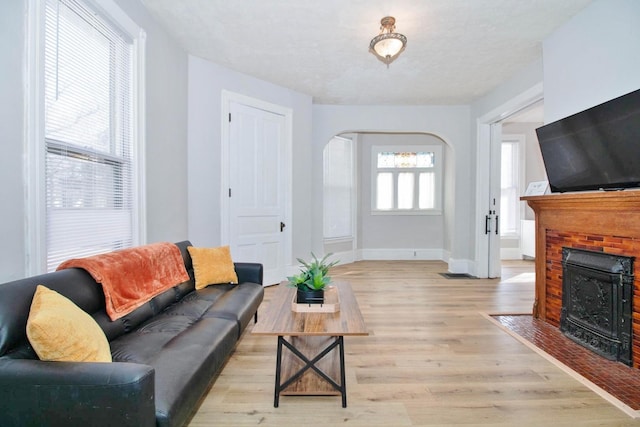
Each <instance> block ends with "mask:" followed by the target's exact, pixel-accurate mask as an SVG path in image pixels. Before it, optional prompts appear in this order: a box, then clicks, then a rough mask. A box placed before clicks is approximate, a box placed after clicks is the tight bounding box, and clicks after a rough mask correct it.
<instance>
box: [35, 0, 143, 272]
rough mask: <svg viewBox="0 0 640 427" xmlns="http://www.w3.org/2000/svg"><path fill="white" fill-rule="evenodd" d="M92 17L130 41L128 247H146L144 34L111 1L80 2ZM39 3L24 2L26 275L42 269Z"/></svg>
mask: <svg viewBox="0 0 640 427" xmlns="http://www.w3.org/2000/svg"><path fill="white" fill-rule="evenodd" d="M84 2H85V3H86V4H87V5H88V6H89V7H91V8H92V9H94V10H95V11H96V13H98V14H100V15H101V16H102V17H103V18H105V19H106V20H108V21H110V22H111V23H112V24H113V25H115V26H117V27H118V28H119V29H120V30H121V31H122V32H124V33H125V34H126V35H127V36H128V37H130V38H131V40H132V68H133V69H132V76H133V81H132V88H131V90H132V94H133V103H134V105H133V106H132V109H131V114H132V117H131V121H132V128H133V133H132V135H131V138H132V149H133V153H132V155H133V158H134V164H133V186H134V189H133V193H134V194H133V199H134V209H133V216H134V218H133V221H132V226H133V236H132V237H133V242H134V245H138V244H142V243H145V242H146V198H145V191H144V189H145V179H144V177H145V160H144V153H145V142H146V132H145V125H144V120H145V113H146V111H145V87H146V82H145V60H144V58H145V44H146V33H145V31H144V30H143V29H142V28H141V27H140V26H138V25H137V24H136V23H135V22H134V21H133V20H132V19H131V18H129V16H128V15H127V14H126V13H125V12H124V11H123V10H122V9H121V8H120V7H119V6H118V5H117V4H116V3H115V2H114V1H113V0H84ZM45 4H46V1H45V0H28V14H27V55H26V56H27V57H26V64H25V67H26V76H27V78H26V90H25V97H26V100H25V103H26V105H27V111H26V120H25V139H26V156H25V168H24V170H25V181H26V186H25V190H26V191H25V205H26V206H27V209H26V217H25V220H26V227H25V229H26V236H25V240H26V271H27V274H28V275H35V274H42V273H45V272H46V270H47V266H46V259H47V254H46V194H45V190H46V188H45V179H46V176H45V153H46V146H45V143H44V104H45V101H44V24H45Z"/></svg>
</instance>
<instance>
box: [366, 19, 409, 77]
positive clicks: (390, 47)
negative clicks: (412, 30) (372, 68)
mask: <svg viewBox="0 0 640 427" xmlns="http://www.w3.org/2000/svg"><path fill="white" fill-rule="evenodd" d="M395 30H396V18H394V17H393V16H385V17H384V18H382V19H381V20H380V34H378V35H377V36H375V37H374V38H373V39H371V43H369V51H371V53H373V54H374V55H376V56H377V57H378V59H380V60H381V61H382V62H384V63H385V64H387V68H389V64H391V63H392V62H393V61H394V60H395V59H396V58H397V57H398V55H400V52H402V51H403V50H404V48H405V46H406V45H407V38H406V37H405V36H404V35H402V34H399V33H395V32H394V31H395Z"/></svg>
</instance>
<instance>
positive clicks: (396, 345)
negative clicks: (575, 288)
mask: <svg viewBox="0 0 640 427" xmlns="http://www.w3.org/2000/svg"><path fill="white" fill-rule="evenodd" d="M332 271H333V276H334V277H335V279H338V280H348V281H349V282H350V283H351V286H352V287H353V290H354V293H355V294H356V297H357V299H358V303H359V305H360V310H361V311H362V314H363V316H364V319H365V322H366V323H367V326H368V328H369V332H370V336H368V337H347V338H345V350H346V365H347V393H348V407H347V408H342V407H341V404H340V397H297V396H282V397H281V398H280V407H279V408H274V407H273V389H274V370H275V363H276V361H275V350H276V339H275V338H274V337H258V336H253V335H251V334H250V332H249V330H250V329H251V327H252V326H253V325H250V326H249V330H248V331H247V332H246V333H245V334H244V336H243V337H242V339H241V341H240V342H239V343H238V346H237V348H236V350H235V353H234V354H233V355H232V357H231V358H230V359H229V361H228V362H227V364H226V366H225V367H224V369H223V371H222V373H221V374H220V376H219V377H218V378H217V380H216V382H215V383H214V385H213V387H212V388H211V389H210V391H209V393H208V395H207V396H206V398H205V399H204V400H203V402H202V404H201V406H200V409H199V410H198V412H197V413H196V414H195V415H194V417H193V418H192V420H191V422H190V424H189V426H191V427H197V426H252V425H260V426H303V425H304V426H315V425H317V426H333V425H343V424H344V425H349V426H442V425H464V426H495V425H502V426H516V425H517V426H631V425H640V420H633V419H631V418H630V417H629V416H627V415H626V414H624V413H623V412H622V411H620V410H619V409H617V408H615V407H614V406H612V405H611V404H609V403H608V402H606V401H605V400H604V399H602V398H601V397H600V396H598V395H597V394H596V393H594V392H592V391H591V390H589V389H588V388H587V387H585V386H583V385H582V384H580V383H579V382H578V381H577V380H575V379H573V378H571V377H570V376H569V375H567V374H566V373H564V372H563V371H561V370H560V369H559V368H557V367H556V366H555V365H553V364H552V363H550V362H548V361H546V360H545V359H544V358H542V357H541V356H539V355H538V354H536V353H535V352H533V351H532V350H530V349H528V348H527V347H526V346H525V345H523V344H521V343H520V342H518V341H517V340H515V339H514V338H512V337H511V336H510V335H508V334H507V333H505V332H504V331H503V330H501V329H500V328H498V327H496V326H495V325H494V324H492V323H491V322H489V321H488V320H487V319H486V318H484V317H483V316H482V314H481V313H483V312H484V313H530V311H531V306H532V303H533V281H534V278H533V263H532V262H528V261H509V262H505V263H504V264H503V270H502V278H501V279H500V280H497V279H496V280H480V279H445V278H443V277H441V276H440V275H439V274H438V273H440V272H446V264H444V263H442V262H437V261H394V262H388V261H365V262H357V263H354V264H348V265H344V266H337V267H334V269H333V270H332ZM274 290H275V289H274V288H272V287H271V288H267V289H266V299H265V303H264V304H268V300H269V298H270V297H271V295H273V291H274Z"/></svg>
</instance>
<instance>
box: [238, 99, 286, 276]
mask: <svg viewBox="0 0 640 427" xmlns="http://www.w3.org/2000/svg"><path fill="white" fill-rule="evenodd" d="M229 112H230V116H229V120H230V127H229V159H230V162H229V167H230V170H229V191H228V197H229V246H230V248H231V255H232V257H233V259H234V260H238V261H245V262H259V263H262V264H263V266H264V284H265V285H272V284H276V283H279V282H280V281H282V280H283V279H284V278H285V275H286V274H285V253H286V250H285V243H286V236H287V235H289V228H288V227H287V224H286V186H285V183H286V174H287V167H288V166H287V165H286V161H285V159H286V158H287V153H286V149H287V148H286V144H285V141H286V140H285V131H286V130H285V122H286V121H285V117H284V116H283V115H282V114H278V113H275V112H272V111H266V110H264V109H260V108H255V107H253V106H249V105H245V104H241V103H238V102H234V101H231V102H230V104H229Z"/></svg>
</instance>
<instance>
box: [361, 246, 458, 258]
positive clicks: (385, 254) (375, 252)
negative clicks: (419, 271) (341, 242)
mask: <svg viewBox="0 0 640 427" xmlns="http://www.w3.org/2000/svg"><path fill="white" fill-rule="evenodd" d="M444 255H445V254H444V251H443V250H442V249H361V250H360V259H362V260H372V261H373V260H376V261H408V260H421V261H444V260H445V259H446V258H445V256H444Z"/></svg>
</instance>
